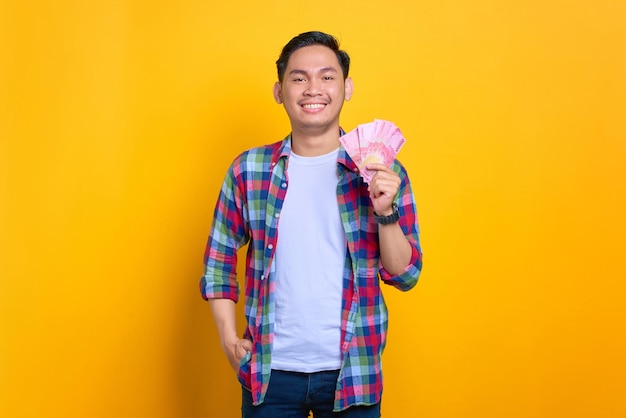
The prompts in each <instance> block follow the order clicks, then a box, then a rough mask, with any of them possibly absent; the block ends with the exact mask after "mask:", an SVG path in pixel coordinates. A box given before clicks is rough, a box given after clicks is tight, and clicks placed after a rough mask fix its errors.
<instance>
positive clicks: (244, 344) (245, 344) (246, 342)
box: [241, 338, 252, 351]
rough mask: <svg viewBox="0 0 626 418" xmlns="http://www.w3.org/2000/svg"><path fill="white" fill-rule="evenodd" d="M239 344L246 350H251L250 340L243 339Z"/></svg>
mask: <svg viewBox="0 0 626 418" xmlns="http://www.w3.org/2000/svg"><path fill="white" fill-rule="evenodd" d="M241 346H242V347H243V348H245V349H246V351H252V341H250V340H248V339H245V338H244V339H243V340H242V342H241Z"/></svg>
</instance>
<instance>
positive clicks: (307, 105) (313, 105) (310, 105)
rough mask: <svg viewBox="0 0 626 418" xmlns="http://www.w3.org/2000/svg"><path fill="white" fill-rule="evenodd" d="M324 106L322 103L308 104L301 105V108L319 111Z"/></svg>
mask: <svg viewBox="0 0 626 418" xmlns="http://www.w3.org/2000/svg"><path fill="white" fill-rule="evenodd" d="M324 106H326V105H325V104H323V103H309V104H303V105H302V107H303V108H305V109H321V108H323V107H324Z"/></svg>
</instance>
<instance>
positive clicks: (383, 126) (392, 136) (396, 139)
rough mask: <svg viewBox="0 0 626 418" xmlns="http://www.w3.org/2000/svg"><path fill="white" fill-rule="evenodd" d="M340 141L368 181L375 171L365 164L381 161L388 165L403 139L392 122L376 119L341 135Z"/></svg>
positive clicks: (391, 162)
mask: <svg viewBox="0 0 626 418" xmlns="http://www.w3.org/2000/svg"><path fill="white" fill-rule="evenodd" d="M340 142H341V144H342V145H343V147H344V148H345V150H346V152H347V153H348V155H350V158H352V160H353V161H354V163H355V164H356V165H357V167H358V168H359V171H360V173H361V176H362V177H363V179H364V180H365V181H366V182H367V183H370V182H371V181H372V177H373V176H374V174H375V172H374V171H371V170H368V169H367V167H366V166H367V165H368V164H372V163H381V164H385V165H386V166H388V167H390V166H391V164H393V161H394V159H395V157H396V155H397V154H398V152H400V148H402V145H404V142H405V139H404V136H402V133H401V132H400V129H398V127H397V126H396V125H394V124H393V123H392V122H389V121H385V120H380V119H376V120H374V122H370V123H365V124H361V125H359V126H358V127H357V128H356V129H354V130H352V131H350V132H348V133H347V134H345V135H343V136H342V137H341V138H340Z"/></svg>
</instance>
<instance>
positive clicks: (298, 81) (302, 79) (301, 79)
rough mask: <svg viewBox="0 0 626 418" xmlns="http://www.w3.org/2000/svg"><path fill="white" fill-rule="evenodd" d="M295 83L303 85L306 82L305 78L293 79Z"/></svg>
mask: <svg viewBox="0 0 626 418" xmlns="http://www.w3.org/2000/svg"><path fill="white" fill-rule="evenodd" d="M293 81H295V82H296V83H302V82H304V81H305V80H304V78H302V77H297V78H294V79H293Z"/></svg>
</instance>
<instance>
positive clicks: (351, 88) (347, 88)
mask: <svg viewBox="0 0 626 418" xmlns="http://www.w3.org/2000/svg"><path fill="white" fill-rule="evenodd" d="M344 84H345V86H344V89H345V90H344V93H345V100H350V99H351V98H352V92H353V91H354V84H352V78H350V77H348V78H346V81H345V83H344Z"/></svg>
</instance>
